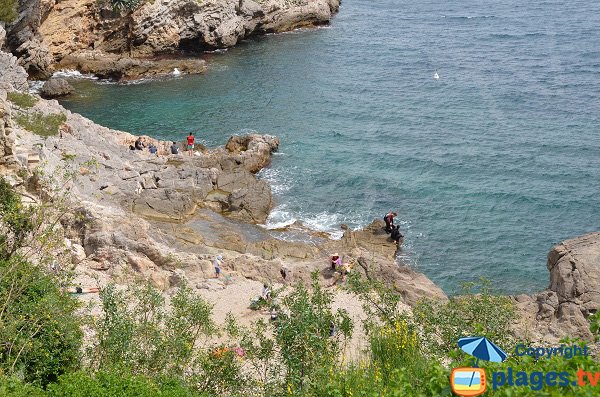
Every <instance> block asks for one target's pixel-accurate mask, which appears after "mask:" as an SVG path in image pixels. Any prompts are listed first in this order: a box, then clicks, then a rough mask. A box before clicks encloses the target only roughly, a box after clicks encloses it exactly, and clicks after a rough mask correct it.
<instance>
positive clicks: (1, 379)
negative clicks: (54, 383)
mask: <svg viewBox="0 0 600 397" xmlns="http://www.w3.org/2000/svg"><path fill="white" fill-rule="evenodd" d="M45 395H46V393H44V391H43V390H42V389H40V388H38V387H36V386H33V385H30V384H27V383H23V382H22V381H21V380H19V379H17V378H14V377H5V376H0V396H10V397H44V396H45Z"/></svg>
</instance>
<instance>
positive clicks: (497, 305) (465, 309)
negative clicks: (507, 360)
mask: <svg viewBox="0 0 600 397" xmlns="http://www.w3.org/2000/svg"><path fill="white" fill-rule="evenodd" d="M413 313H414V322H415V323H416V324H417V327H419V329H420V334H421V335H422V338H423V343H424V345H425V347H426V348H427V349H428V351H430V352H431V353H432V354H435V355H436V356H438V357H439V358H443V357H448V355H451V354H452V352H456V351H457V350H458V345H457V341H458V339H459V338H461V337H464V336H486V337H487V338H489V339H490V340H493V341H494V342H495V343H497V344H498V345H499V346H509V345H512V344H514V342H515V337H514V336H513V335H512V332H511V330H510V324H511V323H512V321H513V320H514V317H515V308H514V304H513V303H512V301H511V300H510V298H509V297H507V296H501V295H494V294H493V291H492V290H491V289H490V282H489V281H487V280H484V279H482V280H481V281H480V282H479V283H467V284H465V286H464V287H463V294H461V295H458V296H454V297H451V298H450V301H449V302H447V303H439V302H434V301H432V300H423V301H421V302H420V303H419V304H418V305H417V306H416V307H414V308H413Z"/></svg>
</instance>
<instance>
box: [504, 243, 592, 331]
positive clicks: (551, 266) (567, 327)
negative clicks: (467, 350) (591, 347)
mask: <svg viewBox="0 0 600 397" xmlns="http://www.w3.org/2000/svg"><path fill="white" fill-rule="evenodd" d="M547 267H548V270H549V272H550V285H549V287H548V289H547V290H546V291H543V292H541V293H539V294H536V295H533V296H527V295H519V296H516V297H515V301H516V303H517V307H518V309H519V310H520V314H521V320H522V321H521V322H520V323H519V324H518V326H517V329H518V332H519V333H521V334H523V335H524V336H525V335H526V336H529V337H531V338H532V339H545V340H549V341H553V342H558V341H559V340H560V339H561V338H564V337H571V338H574V337H577V338H581V339H584V340H587V341H592V340H593V335H592V334H591V332H590V329H589V324H588V321H587V317H588V316H589V315H591V314H594V313H596V312H597V311H598V309H599V308H600V233H590V234H586V235H583V236H580V237H576V238H574V239H571V240H566V241H563V242H562V243H560V244H558V245H557V246H555V247H554V248H553V249H552V250H551V251H550V253H549V254H548V262H547Z"/></svg>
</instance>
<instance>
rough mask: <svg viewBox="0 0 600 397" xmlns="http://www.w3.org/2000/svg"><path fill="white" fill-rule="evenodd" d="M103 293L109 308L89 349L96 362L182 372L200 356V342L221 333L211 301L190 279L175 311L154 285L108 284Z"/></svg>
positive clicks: (147, 370)
mask: <svg viewBox="0 0 600 397" xmlns="http://www.w3.org/2000/svg"><path fill="white" fill-rule="evenodd" d="M100 297H101V299H102V308H103V313H104V314H103V316H102V317H101V318H100V319H99V320H98V323H97V327H96V328H97V329H96V331H97V334H98V343H97V345H96V346H95V348H94V349H93V351H91V352H90V353H91V358H92V362H93V364H94V365H95V367H96V368H100V369H102V368H104V369H107V368H120V369H127V370H129V371H131V372H133V373H137V374H145V375H153V376H154V375H158V374H164V375H173V376H183V374H184V372H186V370H189V369H190V366H191V365H192V363H193V362H194V361H195V358H197V357H196V354H197V351H196V347H197V346H196V345H197V343H198V342H200V340H201V339H202V338H210V337H211V336H213V335H215V333H216V327H215V324H214V322H213V321H212V319H211V313H212V306H211V305H210V304H209V303H208V302H206V301H205V300H204V299H203V298H201V297H199V296H196V295H194V294H193V292H192V291H191V289H189V288H188V287H187V286H185V285H184V286H182V287H180V288H179V291H178V292H177V294H175V296H174V297H173V298H172V300H171V310H170V311H167V310H166V305H165V301H164V298H163V297H162V295H161V294H160V292H158V291H157V290H156V289H155V288H153V287H151V286H150V285H147V286H145V287H134V288H132V289H130V290H129V291H125V292H123V291H117V290H116V289H115V288H114V286H108V287H107V288H105V289H104V290H103V291H102V293H101V294H100Z"/></svg>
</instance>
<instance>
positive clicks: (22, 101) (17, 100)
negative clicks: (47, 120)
mask: <svg viewBox="0 0 600 397" xmlns="http://www.w3.org/2000/svg"><path fill="white" fill-rule="evenodd" d="M0 1H2V0H0ZM6 96H7V98H8V100H9V101H11V102H12V103H14V104H15V105H17V106H18V107H20V108H23V109H30V108H32V107H33V106H34V105H35V104H36V103H37V98H36V97H34V96H33V95H29V94H27V93H25V92H17V91H12V92H9V93H8V94H6Z"/></svg>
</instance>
